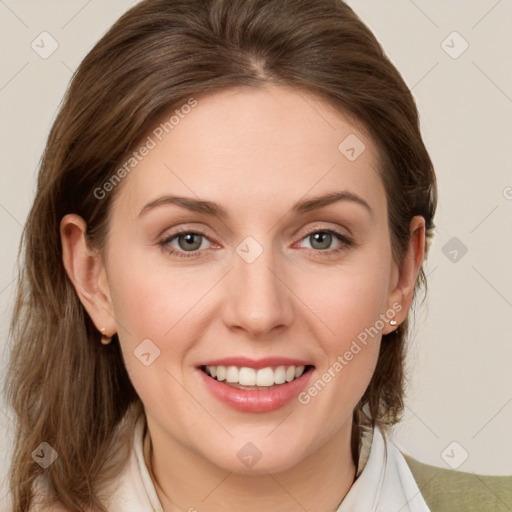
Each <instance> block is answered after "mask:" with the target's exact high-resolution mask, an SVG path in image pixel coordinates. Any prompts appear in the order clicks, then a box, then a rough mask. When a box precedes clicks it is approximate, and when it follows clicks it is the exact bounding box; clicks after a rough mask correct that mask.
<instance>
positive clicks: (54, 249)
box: [6, 0, 437, 512]
mask: <svg viewBox="0 0 512 512" xmlns="http://www.w3.org/2000/svg"><path fill="white" fill-rule="evenodd" d="M265 83H272V84H278V85H287V86H290V87H293V88H294V89H296V90H297V91H302V92H309V93H314V94H315V95H317V96H319V97H321V98H322V99H323V100H325V101H326V102H328V103H329V104H330V105H331V106H333V107H334V108H335V109H337V110H338V111H339V112H340V113H343V114H345V115H349V116H351V117H353V118H354V119H356V120H357V121H358V122H360V123H361V124H362V125H363V126H364V127H365V128H366V129H367V130H368V132H369V133H370V135H371V137H372V138H373V141H374V142H375V143H376V145H377V147H378V149H379V156H380V169H379V170H380V173H381V175H382V180H383V183H384V185H385V189H386V194H387V204H388V217H389V218H388V222H389V227H390V236H391V243H392V250H393V257H394V259H395V260H396V261H397V262H400V261H401V260H402V258H403V257H404V254H405V250H406V248H407V244H408V241H409V236H410V235H409V225H410V220H411V218H412V217H413V216H415V215H421V216H423V217H424V218H425V221H426V228H427V242H428V240H429V239H430V236H431V235H432V230H433V227H434V224H433V216H434V212H435V208H436V203H437V189H436V180H435V174H434V170H433V165H432V162H431V160H430V157H429V155H428V152H427V150H426V148H425V145H424V143H423V140H422V137H421V134H420V129H419V119H418V112H417V108H416V105H415V102H414V99H413V97H412V94H411V92H410V91H409V89H408V87H407V85H406V84H405V82H404V80H403V79H402V77H401V75H400V74H399V72H398V71H397V70H396V68H395V67H394V66H393V64H392V63H391V61H390V60H389V59H388V58H387V56H386V55H385V54H384V52H383V50H382V48H381V46H380V45H379V43H378V42H377V40H376V39H375V37H374V35H373V34H372V32H371V31H370V30H369V29H368V28H367V27H366V25H365V24H364V23H363V22H362V21H361V20H360V19H359V18H358V16H357V15H356V14H355V13H354V12H353V11H352V9H351V8H350V7H348V6H347V5H346V4H345V3H343V2H342V1H341V0H142V1H141V2H140V3H139V4H137V5H136V6H134V7H133V8H131V9H130V10H129V11H127V12H126V13H125V14H124V15H123V16H122V17H121V18H119V20H118V21H117V22H116V23H115V24H114V25H113V26H112V27H111V28H110V30H109V31H108V32H107V33H106V34H105V35H104V36H103V37H102V38H101V39H100V41H99V42H98V43H97V44H96V45H95V46H94V48H93V49H92V50H91V51H90V52H89V53H88V55H87V56H86V57H85V59H84V60H83V61H82V63H81V64H80V66H79V67H78V69H77V71H76V72H75V74H74V76H73V78H72V81H71V83H70V86H69V88H68V91H67V93H66V96H65V98H64V101H63V103H62V105H61V107H60V110H59V113H58V115H57V117H56V120H55V122H54V124H53V126H52V129H51V131H50V134H49V137H48V140H47V144H46V147H45V151H44V154H43V157H42V159H41V163H40V169H39V174H38V179H37V190H36V195H35V199H34V202H33V205H32V208H31V210H30V213H29V215H28V219H27V222H26V224H25V227H24V231H23V235H22V241H21V245H20V264H19V277H18V285H17V298H16V302H15V307H14V314H13V318H12V324H11V331H10V332H11V341H12V351H11V358H10V363H9V370H8V378H7V382H6V394H7V397H8V399H9V402H10V405H11V407H12V408H13V410H14V412H15V415H16V421H17V424H18V427H19V428H18V429H17V433H16V438H15V444H14V455H13V460H12V465H11V468H10V486H11V489H12V496H13V510H14V512H26V511H27V510H29V508H30V506H31V505H32V504H33V503H34V484H35V482H36V481H37V480H38V479H39V478H41V479H43V480H44V481H45V482H46V484H47V486H48V489H49V490H50V495H51V496H52V497H53V498H55V499H58V500H60V502H61V503H62V504H63V505H64V506H65V507H67V508H69V510H72V511H84V510H87V509H94V510H100V511H102V512H105V511H106V510H107V508H106V505H105V498H104V496H103V494H102V493H103V491H104V489H106V487H105V486H106V483H107V482H109V481H112V480H113V479H114V478H115V475H116V473H118V471H119V469H120V468H121V466H122V464H123V463H124V461H126V456H127V448H126V445H127V444H128V443H127V442H126V441H127V439H128V438H129V437H130V436H131V435H132V430H133V421H131V419H130V418H133V417H134V416H135V415H136V413H137V411H138V412H140V411H141V407H142V404H141V402H140V399H139V397H138V396H137V393H136V392H135V389H134V388H133V386H132V384H131V382H130V379H129V377H128V374H127V371H126V369H125V366H124V362H123V358H122V354H121V350H120V346H119V340H118V339H117V336H115V337H114V340H113V342H112V343H111V344H110V345H108V346H103V345H101V344H100V333H99V332H98V331H97V330H96V328H95V326H94V325H93V323H92V321H91V319H90V318H89V316H88V315H87V313H86V311H85V309H84V307H83V306H82V304H81V302H80V300H79V299H78V296H77V294H76V292H75V290H74V288H73V285H72V283H71V281H70V280H69V278H68V276H67V274H66V272H65V269H64V266H63V263H62V248H61V243H60V234H59V224H60V221H61V219H62V217H63V216H64V215H66V214H68V213H76V214H78V215H80V216H81V217H83V219H84V220H85V221H86V223H87V236H88V242H89V243H90V245H91V247H97V248H100V249H101V248H102V247H103V245H104V243H105V238H106V236H107V231H108V230H107V228H108V223H109V210H110V207H111V205H112V200H113V198H114V197H115V196H116V193H117V192H118V189H119V187H117V188H116V189H114V190H113V191H112V192H111V193H109V194H108V195H107V196H106V197H105V198H103V199H102V200H98V199H97V197H96V196H95V194H94V190H96V189H97V188H98V187H101V186H102V184H104V183H105V182H106V180H107V179H108V178H109V177H111V176H112V175H113V174H114V172H115V171H116V169H118V166H119V165H120V164H121V163H122V162H123V161H124V160H125V158H126V155H127V154H129V153H130V152H132V151H133V150H134V149H136V148H137V147H138V143H139V141H140V140H141V137H142V136H143V135H144V134H146V133H147V132H148V131H149V129H150V128H151V126H152V123H154V122H155V121H156V120H157V119H158V118H159V117H161V116H162V114H163V113H165V112H166V111H169V110H170V109H173V108H175V107H179V106H181V105H183V104H184V103H186V102H187V100H188V99H189V98H191V97H195V98H198V97H200V96H201V95H205V94H211V93H215V92H218V91H222V90H226V89H228V88H233V87H240V86H242V87H259V86H262V85H263V84H265ZM427 247H428V244H427ZM422 284H425V274H424V272H423V269H421V270H420V273H419V276H418V280H417V283H416V287H415V296H416V292H417V289H418V288H419V287H420V286H421V285H422ZM406 335H407V321H406V322H405V323H404V324H402V325H401V326H400V329H399V330H398V331H395V332H393V333H391V334H388V335H385V336H383V339H382V343H381V349H380V354H379V358H378V362H377V366H376V370H375V373H374V375H373V377H372V379H371V382H370V384H369V386H368V388H367V390H366V392H365V393H364V396H363V397H362V399H361V401H360V403H359V404H358V405H357V407H356V409H355V411H354V422H353V424H354V429H353V441H354V442H353V455H354V457H357V452H358V432H359V430H358V429H359V426H360V425H361V423H362V421H363V418H364V417H365V415H364V414H363V412H362V411H363V408H364V410H365V411H367V414H368V417H369V418H370V421H371V422H372V423H373V424H374V425H375V424H380V425H383V426H385V425H390V424H393V423H394V422H396V421H398V419H399V417H400V414H401V412H402V410H403V393H404V391H403V384H404V352H405V340H406ZM132 412H133V414H132ZM43 441H45V442H47V443H49V444H50V445H51V446H52V447H53V448H54V449H55V450H56V451H57V452H58V455H59V456H58V459H57V460H56V461H55V462H54V463H53V464H52V465H51V466H50V467H48V468H47V469H44V470H43V469H42V468H40V467H39V465H37V464H36V463H35V462H34V461H33V459H32V458H31V453H32V451H33V450H34V449H35V448H36V447H37V446H38V445H39V444H40V443H41V442H43ZM114 453H117V454H118V455H119V456H118V457H113V456H112V454H114Z"/></svg>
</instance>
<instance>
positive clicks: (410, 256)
mask: <svg viewBox="0 0 512 512" xmlns="http://www.w3.org/2000/svg"><path fill="white" fill-rule="evenodd" d="M424 255H425V219H424V218H423V217H422V216H420V215H417V216H415V217H413V218H412V219H411V222H410V228H409V246H408V250H407V253H406V254H405V256H404V258H403V261H402V264H401V265H400V268H399V269H398V280H397V283H396V286H395V288H394V289H393V290H392V291H391V293H390V295H389V298H388V307H389V308H390V309H395V310H396V311H397V313H396V316H395V318H394V319H393V320H394V321H395V322H396V324H394V325H393V324H391V322H388V324H390V325H389V326H387V327H386V328H385V329H384V331H383V334H389V333H390V332H392V331H393V330H396V329H397V328H398V327H399V326H400V324H401V323H402V322H403V321H404V319H405V318H406V316H407V312H408V311H409V308H410V306H411V303H412V299H413V295H414V287H415V285H416V279H417V277H418V273H419V270H420V268H421V264H422V263H423V257H424ZM398 304H399V305H400V308H398V307H397V305H398ZM398 309H399V311H398Z"/></svg>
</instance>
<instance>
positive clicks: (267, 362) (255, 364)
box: [198, 357, 312, 370]
mask: <svg viewBox="0 0 512 512" xmlns="http://www.w3.org/2000/svg"><path fill="white" fill-rule="evenodd" d="M308 365H309V366H312V365H311V363H309V362H308V361H304V360H303V359H293V358H290V357H264V358H262V359H251V358H249V357H224V358H222V359H212V360H211V361H206V362H204V363H201V364H200V365H198V366H199V367H201V366H237V367H238V368H242V367H247V368H254V369H255V370H258V369H260V368H267V367H269V366H272V367H275V366H308Z"/></svg>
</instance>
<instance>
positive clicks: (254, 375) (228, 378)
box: [200, 365, 314, 391]
mask: <svg viewBox="0 0 512 512" xmlns="http://www.w3.org/2000/svg"><path fill="white" fill-rule="evenodd" d="M313 368H314V366H312V365H306V366H294V365H280V366H275V367H272V366H268V367H266V368H260V369H258V370H256V369H254V368H250V367H247V366H242V367H238V366H222V365H219V366H201V367H200V369H201V370H202V371H203V372H204V373H205V374H206V375H208V377H210V378H212V379H214V380H216V381H218V382H222V383H223V384H226V385H228V386H230V387H233V388H236V389H242V390H248V391H249V390H251V391H252V390H257V391H267V390H270V389H275V388H278V387H280V386H282V385H285V384H287V383H289V382H293V381H294V380H296V379H298V378H300V377H301V376H302V375H304V374H305V373H307V372H309V371H311V370H312V369H313Z"/></svg>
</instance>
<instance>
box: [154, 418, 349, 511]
mask: <svg viewBox="0 0 512 512" xmlns="http://www.w3.org/2000/svg"><path fill="white" fill-rule="evenodd" d="M350 434H351V428H350V425H348V428H342V429H340V431H338V432H336V433H335V434H334V435H333V436H331V438H330V439H329V440H328V441H327V442H326V443H324V445H322V446H321V447H320V449H318V450H316V451H315V452H314V453H312V454H311V455H309V456H307V457H306V458H305V459H303V460H302V461H300V462H299V463H298V464H296V465H295V466H293V467H292V468H290V469H287V470H285V471H281V472H278V473H269V472H267V473H265V474H258V475H246V474H240V473H235V472H231V471H227V470H225V469H222V468H220V467H218V466H216V465H214V464H212V463H211V462H210V461H208V460H206V459H204V458H203V457H201V456H200V455H198V454H197V452H193V451H191V450H189V449H188V448H187V447H185V446H183V445H182V444H180V443H178V442H177V441H176V440H171V439H165V446H160V443H159V441H160V440H163V438H162V437H161V436H158V435H157V436H156V441H157V444H156V446H153V440H152V441H151V442H150V449H149V457H147V459H146V465H147V466H148V468H149V471H150V474H151V478H152V480H153V482H154V484H155V489H156V491H157V494H158V497H159V499H160V502H161V503H162V506H163V508H164V510H165V512H182V511H187V512H198V511H200V510H206V509H207V510H208V511H211V512H231V511H233V512H234V511H237V512H240V511H247V512H252V511H260V510H279V511H280V512H299V511H301V512H302V511H304V510H308V511H309V512H326V511H329V512H334V511H336V510H337V508H338V507H339V505H340V503H341V502H342V500H343V498H344V497H345V495H346V494H347V493H348V491H349V489H350V487H351V486H352V484H353V482H354V478H355V473H356V467H355V464H354V461H353V458H352V453H351V440H350Z"/></svg>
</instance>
